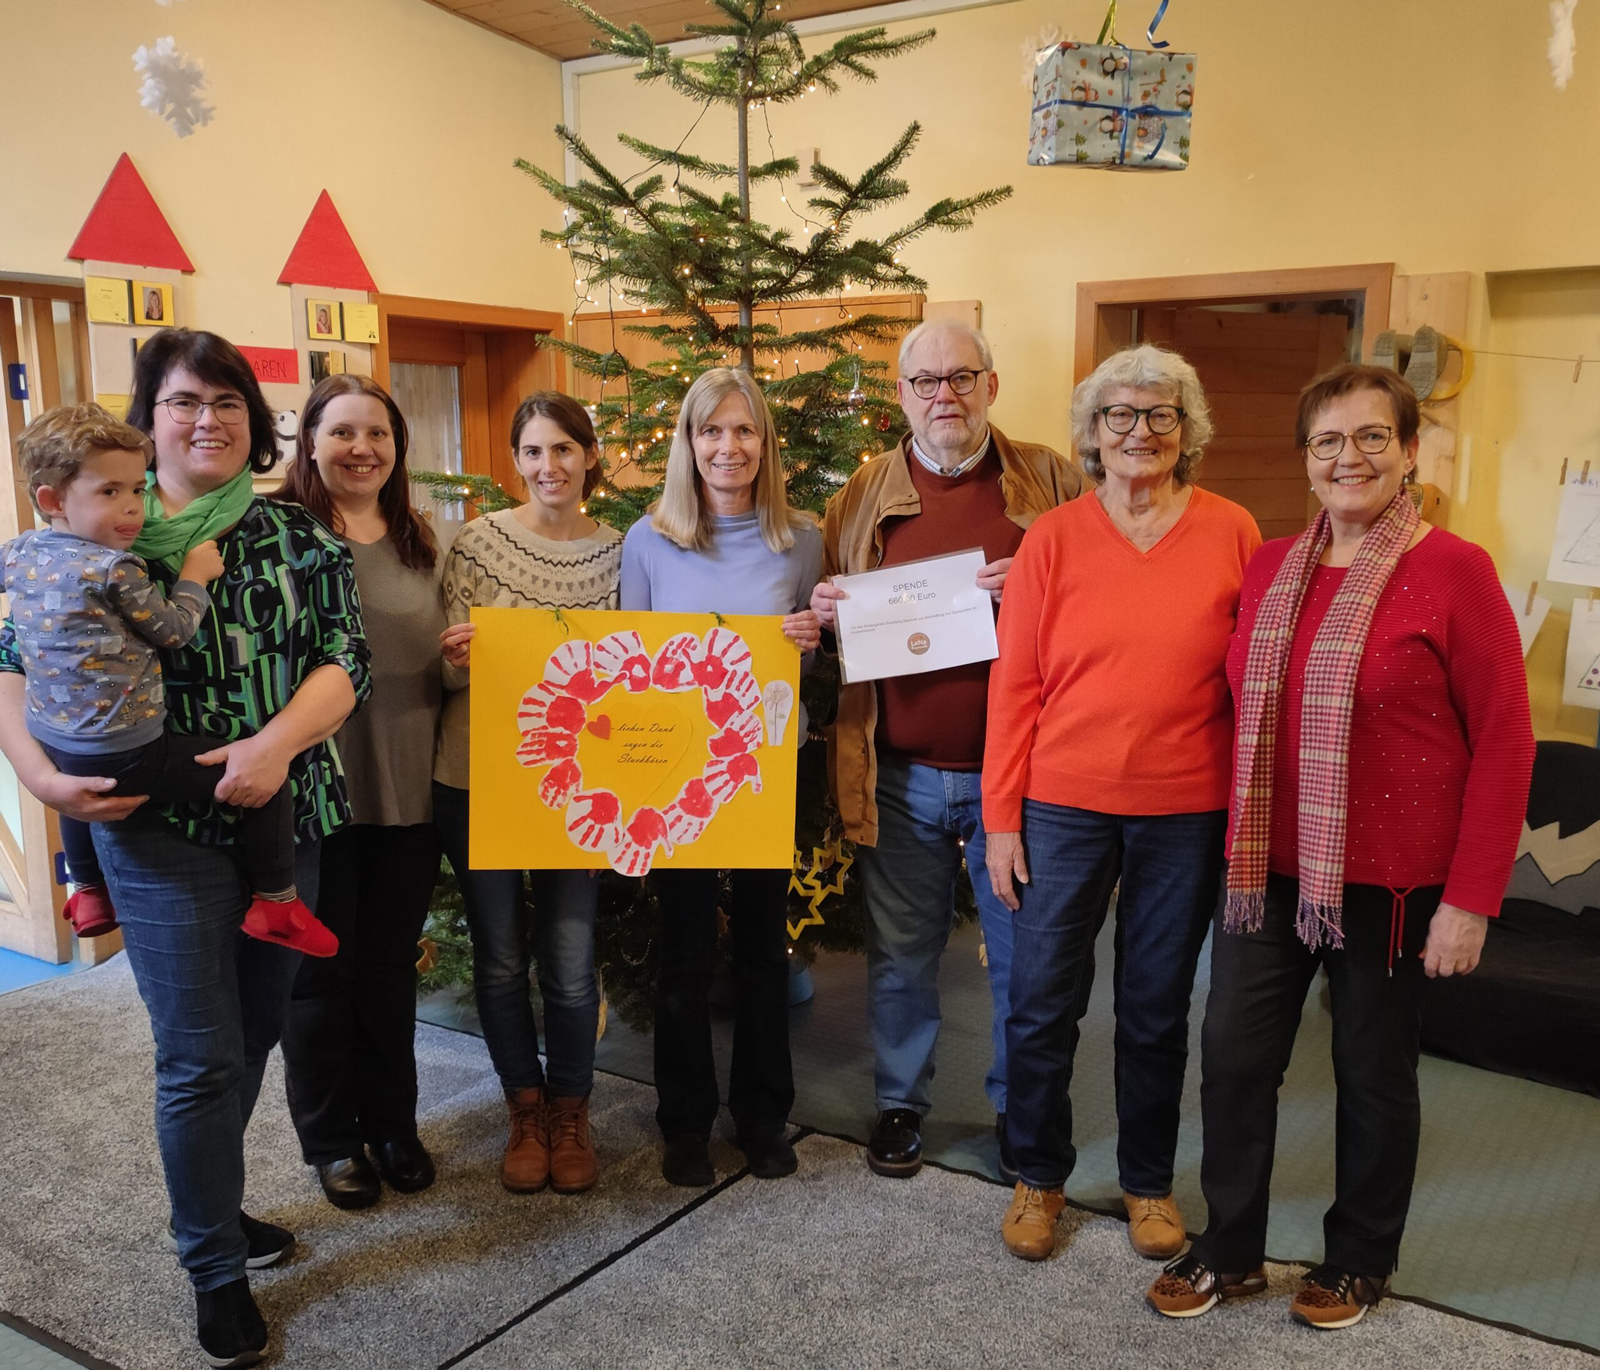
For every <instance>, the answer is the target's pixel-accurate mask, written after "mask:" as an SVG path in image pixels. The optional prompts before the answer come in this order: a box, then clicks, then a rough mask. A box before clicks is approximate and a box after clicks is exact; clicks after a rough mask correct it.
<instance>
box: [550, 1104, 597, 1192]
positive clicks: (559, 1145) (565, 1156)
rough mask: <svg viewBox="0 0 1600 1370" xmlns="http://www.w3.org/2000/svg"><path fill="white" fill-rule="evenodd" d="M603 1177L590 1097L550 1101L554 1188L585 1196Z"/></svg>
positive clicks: (551, 1160)
mask: <svg viewBox="0 0 1600 1370" xmlns="http://www.w3.org/2000/svg"><path fill="white" fill-rule="evenodd" d="M599 1178H600V1166H599V1163H598V1162H597V1161H596V1160H595V1158H594V1143H593V1142H592V1141H590V1140H589V1096H588V1095H587V1094H585V1095H584V1096H583V1097H582V1098H579V1099H551V1100H550V1187H551V1188H552V1189H554V1190H555V1191H556V1193H557V1194H581V1193H582V1192H583V1191H584V1190H586V1189H593V1188H594V1182H595V1181H596V1180H597V1179H599Z"/></svg>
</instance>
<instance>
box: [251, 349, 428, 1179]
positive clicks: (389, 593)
mask: <svg viewBox="0 0 1600 1370" xmlns="http://www.w3.org/2000/svg"><path fill="white" fill-rule="evenodd" d="M406 439H407V433H406V423H405V419H404V417H403V416H402V415H401V413H400V409H399V406H397V405H396V404H395V402H394V400H393V399H392V398H390V396H389V393H388V391H386V390H385V389H384V388H383V387H382V386H381V385H379V384H378V383H377V382H376V381H374V380H371V379H370V378H368V377H366V376H358V375H354V374H352V373H346V374H344V375H339V376H329V377H328V378H327V379H326V380H324V381H322V382H321V383H320V384H318V385H317V387H316V388H315V389H314V390H312V392H311V396H310V398H309V399H308V400H307V401H306V407H305V411H304V413H303V414H302V415H301V418H300V433H299V437H298V439H297V445H296V451H295V459H294V461H293V462H292V463H291V464H290V466H289V470H288V474H287V476H286V478H285V480H284V483H283V488H282V489H281V490H279V491H278V494H277V498H279V499H281V500H288V501H292V502H294V503H296V504H299V505H301V506H303V507H304V508H305V509H306V510H307V511H308V512H310V513H311V514H313V515H314V516H315V517H316V519H317V521H318V522H319V523H321V524H323V525H324V526H325V527H326V528H328V529H330V530H331V531H332V532H333V534H334V536H335V537H337V538H338V539H339V540H340V541H341V542H342V543H343V544H344V546H345V548H346V549H347V550H348V552H349V554H350V557H351V560H352V561H353V562H354V564H355V573H356V586H357V588H358V589H359V590H360V592H361V616H362V621H363V623H364V624H365V626H366V635H367V644H368V646H369V647H370V649H371V652H372V698H371V699H370V700H369V701H368V702H367V704H366V705H365V706H364V707H363V708H362V709H361V711H360V712H359V713H357V714H354V715H352V716H351V717H350V719H349V720H348V721H347V722H346V723H345V725H344V726H343V727H342V728H340V729H339V733H338V736H337V737H336V738H334V743H335V745H336V746H337V747H338V749H339V756H340V759H341V760H342V761H343V762H344V768H345V779H346V785H347V787H348V789H349V793H350V807H351V810H352V814H351V822H350V825H349V826H348V827H345V828H341V829H340V830H339V831H338V832H336V833H334V834H333V835H332V836H330V837H329V838H328V840H327V841H326V842H324V843H323V846H322V889H321V893H320V897H319V903H318V908H319V909H321V911H322V913H323V916H324V919H325V920H327V919H331V920H332V921H331V922H330V923H329V926H330V927H331V928H333V930H334V931H335V932H336V933H337V934H338V937H339V954H338V955H337V956H335V957H334V958H333V959H332V960H328V961H315V962H313V961H309V960H308V961H306V962H305V963H304V964H303V965H302V966H301V967H300V973H299V974H298V975H297V976H296V977H295V985H294V997H293V1000H292V1001H291V1003H290V1006H289V1019H288V1022H287V1023H286V1024H285V1025H284V1031H283V1059H284V1065H285V1068H286V1079H287V1084H288V1092H289V1112H290V1115H291V1116H292V1117H293V1119H294V1125H295V1131H296V1132H297V1133H298V1134H299V1137H300V1148H301V1152H302V1154H303V1155H304V1157H305V1161H306V1164H307V1165H311V1166H315V1167H316V1170H317V1177H318V1179H319V1180H320V1181H321V1184H322V1189H323V1193H325V1194H326V1195H327V1197H328V1201H329V1202H330V1203H332V1204H334V1205H335V1206H336V1207H339V1208H365V1207H366V1206H367V1205H369V1204H373V1203H376V1202H377V1201H378V1198H379V1196H380V1194H381V1192H382V1189H381V1185H380V1184H379V1174H380V1172H381V1174H382V1177H383V1179H385V1180H387V1181H388V1182H389V1185H390V1187H391V1188H393V1189H395V1190H398V1191H399V1192H401V1193H412V1192H414V1191H416V1190H420V1189H426V1188H427V1187H428V1186H429V1185H430V1184H432V1183H433V1180H434V1166H433V1161H432V1159H431V1158H430V1157H429V1155H428V1152H427V1149H426V1148H425V1147H424V1146H423V1145H422V1142H421V1141H420V1140H419V1139H418V1137H417V1059H416V1046H415V1037H416V1009H417V969H416V962H417V939H418V938H419V937H420V936H421V935H422V925H423V923H424V921H425V920H426V919H427V916H428V902H429V899H430V897H431V896H432V894H433V886H434V881H435V879H436V878H437V876H438V873H439V842H438V838H437V836H436V835H435V833H434V827H433V790H432V781H433V748H434V743H435V741H436V739H437V736H438V731H439V706H440V700H441V696H442V687H441V683H440V666H441V662H440V654H439V634H440V633H442V632H443V631H444V626H445V621H444V607H443V605H442V603H441V602H440V599H439V561H440V558H439V554H438V549H437V547H436V546H435V544H434V538H433V532H432V530H431V529H430V528H429V527H428V524H427V521H426V520H425V519H423V518H422V517H421V516H420V515H419V514H418V513H417V511H416V510H415V509H413V508H412V505H411V481H410V473H409V472H408V471H407V470H406V445H407V443H406ZM369 1150H370V1152H371V1157H370V1159H369V1157H368V1152H369ZM374 1162H376V1164H377V1169H374V1168H373V1163H374Z"/></svg>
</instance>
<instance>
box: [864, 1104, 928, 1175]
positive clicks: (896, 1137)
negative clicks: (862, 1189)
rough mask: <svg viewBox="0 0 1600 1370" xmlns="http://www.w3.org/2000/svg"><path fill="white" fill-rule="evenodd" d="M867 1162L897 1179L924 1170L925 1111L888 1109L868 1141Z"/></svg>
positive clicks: (879, 1119)
mask: <svg viewBox="0 0 1600 1370" xmlns="http://www.w3.org/2000/svg"><path fill="white" fill-rule="evenodd" d="M867 1166H868V1168H869V1169H871V1170H872V1172H873V1173H874V1174H877V1175H888V1176H890V1177H891V1178H893V1179H897V1180H903V1179H905V1178H907V1177H908V1176H911V1175H915V1174H916V1173H917V1171H919V1170H921V1169H922V1115H921V1114H919V1113H918V1112H917V1111H916V1110H915V1109H910V1108H886V1109H884V1111H883V1112H882V1113H880V1114H879V1115H878V1121H877V1122H876V1123H875V1124H874V1125H873V1128H872V1136H871V1138H870V1139H869V1140H868V1142H867Z"/></svg>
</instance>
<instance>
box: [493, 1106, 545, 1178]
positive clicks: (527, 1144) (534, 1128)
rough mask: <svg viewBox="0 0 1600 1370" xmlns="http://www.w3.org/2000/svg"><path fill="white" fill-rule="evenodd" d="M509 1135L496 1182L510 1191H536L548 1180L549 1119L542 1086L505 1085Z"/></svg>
mask: <svg viewBox="0 0 1600 1370" xmlns="http://www.w3.org/2000/svg"><path fill="white" fill-rule="evenodd" d="M506 1106H507V1107H508V1108H509V1109H510V1110H511V1135H510V1136H509V1137H507V1138H506V1154H505V1156H504V1157H503V1158H502V1159H501V1162H500V1183H501V1184H503V1185H504V1186H505V1187H506V1188H507V1189H509V1190H510V1191H511V1192H512V1193H513V1194H537V1193H538V1192H539V1191H540V1190H541V1189H543V1188H544V1187H545V1185H547V1184H549V1182H550V1123H549V1119H548V1117H547V1105H546V1104H545V1098H544V1090H542V1089H508V1090H507V1091H506Z"/></svg>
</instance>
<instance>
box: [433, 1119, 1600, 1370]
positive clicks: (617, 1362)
mask: <svg viewBox="0 0 1600 1370" xmlns="http://www.w3.org/2000/svg"><path fill="white" fill-rule="evenodd" d="M799 1150H800V1153H801V1168H800V1173H799V1175H798V1176H796V1177H795V1179H793V1180H790V1181H784V1182H782V1183H770V1182H769V1183H765V1184H763V1183H761V1182H760V1181H756V1180H750V1179H746V1180H742V1181H741V1182H740V1183H739V1184H737V1185H735V1186H733V1187H731V1188H729V1189H728V1190H726V1191H724V1192H723V1193H721V1194H719V1195H717V1196H716V1197H714V1198H713V1199H711V1200H710V1201H709V1202H708V1203H706V1204H705V1205H704V1206H703V1207H701V1208H700V1209H698V1210H697V1211H695V1212H694V1213H691V1214H689V1215H688V1216H687V1217H685V1218H684V1219H682V1220H681V1221H680V1222H677V1223H675V1224H674V1225H673V1226H672V1227H670V1228H668V1229H667V1230H666V1231H665V1232H664V1233H662V1234H661V1235H660V1236H658V1237H656V1238H655V1239H654V1240H653V1241H651V1242H649V1243H648V1244H646V1245H644V1246H641V1247H640V1248H639V1249H638V1250H636V1251H634V1252H632V1253H631V1254H629V1255H627V1256H625V1257H624V1258H623V1259H622V1260H620V1261H618V1262H616V1263H615V1264H614V1265H612V1266H610V1267H609V1268H608V1269H606V1270H604V1271H602V1272H600V1273H599V1274H597V1275H596V1276H595V1277H594V1278H593V1279H590V1280H588V1281H587V1282H585V1283H584V1284H583V1285H582V1286H580V1287H579V1288H578V1289H576V1290H574V1291H572V1292H571V1293H569V1294H567V1295H566V1296H565V1297H563V1298H561V1299H559V1300H557V1301H555V1302H554V1303H552V1304H551V1305H550V1306H549V1307H547V1308H545V1309H542V1310H541V1311H539V1312H538V1313H536V1314H535V1315H534V1316H532V1317H530V1318H529V1319H527V1321H525V1322H523V1323H522V1324H520V1325H519V1326H517V1327H515V1328H512V1329H511V1330H510V1331H509V1332H507V1333H506V1334H505V1335H504V1336H503V1337H501V1338H499V1339H498V1340H497V1341H495V1342H494V1343H492V1344H491V1345H489V1346H487V1347H485V1348H484V1349H483V1350H482V1351H480V1352H479V1353H478V1354H477V1355H475V1356H474V1357H472V1359H471V1360H469V1361H468V1362H466V1367H464V1370H512V1367H529V1366H552V1367H553V1366H556V1365H560V1366H563V1367H569V1368H570V1370H578V1368H580V1367H587V1366H593V1367H595V1370H614V1368H615V1367H617V1366H631V1367H646V1366H648V1367H651V1370H668V1368H669V1367H683V1370H698V1367H702V1366H710V1365H716V1366H758V1365H759V1366H761V1367H764V1370H781V1368H782V1367H789V1366H792V1367H795V1370H817V1367H822V1366H828V1367H836V1366H873V1367H878V1366H907V1367H918V1368H919V1370H925V1368H926V1367H936V1366H950V1367H961V1368H962V1370H968V1368H969V1367H974V1366H985V1365H988V1366H1006V1367H1019V1368H1020V1367H1035V1366H1037V1367H1041V1370H1043V1367H1052V1368H1053V1367H1058V1366H1063V1365H1080V1366H1093V1367H1096V1370H1101V1368H1102V1367H1104V1368H1105V1370H1113V1368H1114V1367H1128V1368H1129V1370H1134V1368H1135V1367H1138V1370H1149V1368H1152V1367H1172V1370H1202V1368H1203V1367H1223V1366H1227V1367H1230V1370H1256V1368H1257V1367H1259V1368H1260V1370H1267V1367H1273V1370H1278V1368H1279V1367H1284V1366H1289V1365H1294V1366H1297V1367H1304V1370H1324V1368H1325V1370H1366V1368H1367V1367H1383V1368H1384V1370H1392V1368H1393V1367H1397V1366H1447V1365H1448V1366H1460V1367H1469V1366H1470V1367H1472V1368H1473V1370H1502V1368H1504V1370H1509V1367H1513V1366H1519V1367H1520V1366H1541V1367H1547V1370H1558V1368H1559V1370H1594V1366H1595V1361H1594V1359H1593V1358H1592V1357H1589V1356H1587V1355H1584V1354H1583V1353H1582V1352H1578V1351H1572V1350H1567V1349H1564V1348H1559V1347H1553V1346H1548V1345H1541V1344H1539V1343H1536V1342H1532V1341H1529V1340H1528V1339H1526V1338H1523V1337H1518V1336H1516V1335H1514V1334H1512V1333H1509V1332H1504V1331H1501V1330H1499V1329H1497V1328H1492V1327H1485V1326H1483V1325H1481V1324H1477V1323H1472V1322H1468V1321H1466V1320H1464V1319H1461V1318H1457V1317H1453V1316H1451V1315H1448V1314H1445V1313H1439V1312H1435V1311H1433V1310H1431V1309H1427V1308H1422V1307H1418V1306H1417V1305H1414V1304H1407V1303H1400V1302H1394V1301H1390V1302H1388V1303H1385V1304H1383V1305H1380V1307H1379V1308H1378V1309H1377V1310H1376V1311H1375V1312H1374V1313H1372V1314H1370V1315H1369V1316H1368V1318H1367V1319H1366V1320H1365V1321H1364V1322H1363V1323H1361V1324H1360V1325H1359V1326H1357V1327H1355V1328H1353V1329H1351V1330H1350V1331H1348V1332H1343V1333H1318V1332H1313V1331H1311V1330H1309V1329H1307V1328H1303V1327H1300V1326H1298V1325H1296V1324H1293V1323H1291V1322H1290V1321H1289V1319H1288V1316H1287V1312H1286V1299H1287V1296H1288V1293H1289V1291H1290V1290H1291V1289H1292V1288H1293V1287H1294V1284H1295V1278H1294V1277H1295V1272H1294V1271H1292V1270H1290V1269H1288V1268H1285V1267H1282V1266H1278V1267H1274V1269H1273V1282H1272V1288H1271V1290H1270V1291H1269V1292H1268V1293H1267V1294H1265V1295H1263V1296H1261V1297H1260V1298H1257V1299H1253V1300H1249V1301H1246V1302H1243V1303H1238V1304H1230V1305H1227V1306H1225V1307H1223V1308H1221V1309H1218V1310H1216V1311H1215V1312H1213V1313H1212V1314H1210V1315H1208V1316H1206V1317H1203V1318H1193V1319H1189V1320H1187V1321H1184V1322H1172V1321H1168V1320H1167V1319H1165V1318H1161V1317H1158V1316H1157V1315H1155V1314H1154V1313H1151V1312H1149V1311H1148V1310H1147V1309H1146V1308H1145V1307H1144V1305H1143V1302H1142V1294H1143V1291H1144V1288H1145V1286H1146V1285H1147V1284H1148V1282H1149V1281H1150V1279H1151V1278H1152V1277H1153V1275H1154V1272H1155V1271H1156V1270H1158V1269H1159V1267H1158V1266H1154V1265H1152V1264H1151V1263H1150V1262H1147V1261H1143V1260H1141V1259H1140V1258H1139V1257H1137V1256H1135V1255H1134V1254H1133V1252H1132V1250H1131V1249H1130V1248H1129V1246H1128V1241H1127V1229H1126V1228H1125V1227H1124V1226H1123V1225H1122V1224H1121V1223H1118V1222H1115V1221H1113V1220H1111V1219H1109V1218H1098V1217H1090V1216H1088V1215H1085V1214H1083V1213H1079V1212H1071V1211H1069V1212H1068V1214H1067V1215H1066V1216H1065V1217H1064V1218H1063V1220H1062V1223H1063V1227H1062V1231H1063V1233H1064V1234H1065V1237H1066V1241H1065V1250H1064V1251H1062V1252H1061V1253H1059V1254H1058V1255H1057V1257H1056V1258H1055V1259H1053V1260H1050V1261H1047V1262H1044V1263H1042V1264H1039V1265H1028V1264H1025V1263H1023V1262H1021V1261H1018V1260H1016V1259H1015V1258H1014V1257H1012V1256H1011V1255H1010V1254H1009V1253H1008V1252H1007V1251H1006V1250H1005V1248H1004V1246H1003V1245H1002V1244H1001V1242H1000V1237H999V1224H1000V1217H1001V1214H1002V1213H1003V1212H1004V1209H1005V1203H1006V1195H1005V1191H1004V1190H1002V1189H1000V1188H999V1187H997V1186H995V1185H991V1184H986V1183H984V1182H983V1181H980V1180H974V1179H972V1178H970V1177H968V1176H964V1175H955V1174H951V1173H949V1172H946V1171H938V1170H931V1169H924V1170H923V1172H922V1173H921V1174H920V1175H918V1176H917V1177H916V1178H915V1179H914V1180H911V1181H908V1182H892V1183H891V1182H886V1181H883V1180H880V1179H877V1178H876V1177H874V1176H873V1175H871V1174H870V1173H869V1172H868V1171H867V1169H866V1167H865V1166H863V1165H862V1164H861V1153H860V1150H859V1149H858V1148H857V1147H855V1146H854V1145H852V1144H849V1143H845V1142H838V1141H834V1140H832V1139H829V1138H824V1137H810V1138H807V1139H806V1140H805V1141H803V1142H802V1143H801V1144H800V1147H799ZM640 1328H649V1329H650V1336H649V1340H648V1342H645V1341H643V1340H641V1338H640V1335H639V1329H640Z"/></svg>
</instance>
